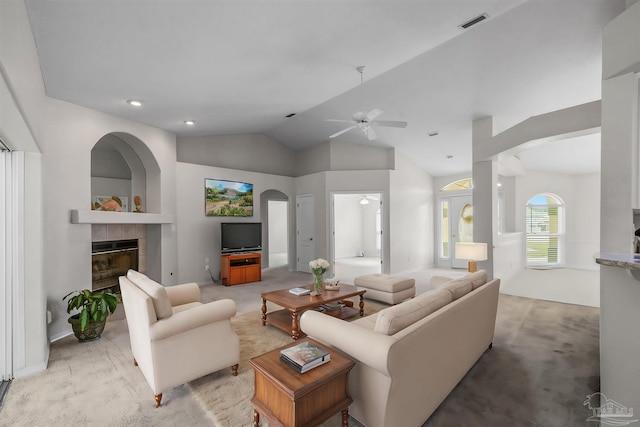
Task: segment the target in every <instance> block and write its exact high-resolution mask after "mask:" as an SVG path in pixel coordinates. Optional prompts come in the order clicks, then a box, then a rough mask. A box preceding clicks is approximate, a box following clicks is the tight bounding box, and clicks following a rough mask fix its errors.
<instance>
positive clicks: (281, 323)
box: [261, 283, 366, 340]
mask: <svg viewBox="0 0 640 427" xmlns="http://www.w3.org/2000/svg"><path fill="white" fill-rule="evenodd" d="M300 287H301V288H307V289H310V290H312V289H313V285H307V286H300ZM365 292H366V290H364V289H363V290H358V288H356V287H355V286H353V285H343V284H342V283H341V284H340V289H339V290H337V291H326V290H325V291H322V293H321V294H320V295H317V296H311V295H293V294H292V293H290V292H289V289H282V290H279V291H272V292H265V293H263V294H262V295H261V297H262V326H265V325H266V324H267V323H269V324H270V325H272V326H275V327H276V328H278V329H280V330H281V331H284V332H286V333H288V334H291V338H293V339H294V340H297V339H298V338H300V337H302V336H304V334H303V333H302V331H301V330H300V324H299V322H298V318H299V316H300V315H301V314H302V313H303V312H304V311H305V310H309V309H312V308H314V307H318V306H320V305H323V304H326V303H329V302H340V301H343V300H345V299H347V298H353V297H356V296H360V310H359V311H358V309H356V308H354V307H353V304H352V303H351V301H345V304H344V306H343V307H342V308H341V309H339V310H334V311H325V312H324V313H325V314H328V315H330V316H334V317H337V318H339V319H348V318H350V317H353V316H355V315H357V314H358V313H359V314H360V316H361V317H362V316H364V296H363V295H364V293H365ZM267 301H271V302H272V303H274V304H277V305H279V306H281V307H284V309H283V310H278V311H273V312H271V313H267Z"/></svg>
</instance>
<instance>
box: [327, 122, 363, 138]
mask: <svg viewBox="0 0 640 427" xmlns="http://www.w3.org/2000/svg"><path fill="white" fill-rule="evenodd" d="M357 127H358V126H356V125H353V126H349V127H348V128H346V129H342V130H341V131H340V132H336V133H334V134H333V135H331V136H329V139H331V138H335V137H336V136H340V135H342V134H343V133H347V132H349V131H350V130H351V129H355V128H357Z"/></svg>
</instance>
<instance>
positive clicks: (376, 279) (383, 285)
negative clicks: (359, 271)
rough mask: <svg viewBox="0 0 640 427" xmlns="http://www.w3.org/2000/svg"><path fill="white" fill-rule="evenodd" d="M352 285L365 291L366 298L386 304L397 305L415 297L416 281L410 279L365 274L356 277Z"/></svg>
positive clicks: (388, 275)
mask: <svg viewBox="0 0 640 427" xmlns="http://www.w3.org/2000/svg"><path fill="white" fill-rule="evenodd" d="M354 284H355V285H356V286H357V287H358V288H361V289H366V290H367V293H366V294H364V296H365V297H366V298H369V299H374V300H376V301H381V302H386V303H387V304H391V305H394V304H398V303H400V302H402V301H404V300H406V299H407V298H413V297H415V296H416V281H415V279H412V278H410V277H400V276H392V275H390V274H380V273H378V274H367V275H365V276H358V277H356V278H355V280H354Z"/></svg>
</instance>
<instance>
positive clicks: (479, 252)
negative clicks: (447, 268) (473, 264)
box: [456, 242, 487, 261]
mask: <svg viewBox="0 0 640 427" xmlns="http://www.w3.org/2000/svg"><path fill="white" fill-rule="evenodd" d="M456 259H465V260H468V261H484V260H486V259H487V244H486V243H475V242H458V243H456Z"/></svg>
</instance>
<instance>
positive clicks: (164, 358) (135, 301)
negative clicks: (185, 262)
mask: <svg viewBox="0 0 640 427" xmlns="http://www.w3.org/2000/svg"><path fill="white" fill-rule="evenodd" d="M120 290H121V292H122V303H123V305H124V310H125V314H126V317H127V325H128V326H129V337H130V339H131V352H132V353H133V363H134V364H135V365H136V366H138V367H140V370H141V371H142V373H143V375H144V377H145V378H146V380H147V382H148V383H149V385H150V386H151V389H152V390H153V393H154V394H155V400H156V407H158V406H160V402H161V400H162V393H163V392H164V391H166V390H169V389H170V388H173V387H176V386H178V385H180V384H184V383H186V382H189V381H191V380H194V379H196V378H200V377H202V376H204V375H207V374H209V373H211V372H215V371H219V370H220V369H223V368H226V367H229V366H230V367H231V369H232V375H237V374H238V362H239V360H240V340H239V339H238V337H237V336H236V334H235V333H234V332H233V329H231V317H233V316H234V315H235V314H236V304H235V302H234V301H232V300H230V299H225V300H220V301H214V302H210V303H208V304H201V303H200V288H199V287H198V285H197V284H196V283H188V284H184V285H177V286H169V287H164V286H162V285H160V284H158V283H156V282H154V281H153V280H151V279H150V278H148V277H147V276H145V275H144V274H142V273H139V272H137V271H134V270H129V271H128V272H127V275H126V277H125V276H121V277H120Z"/></svg>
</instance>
